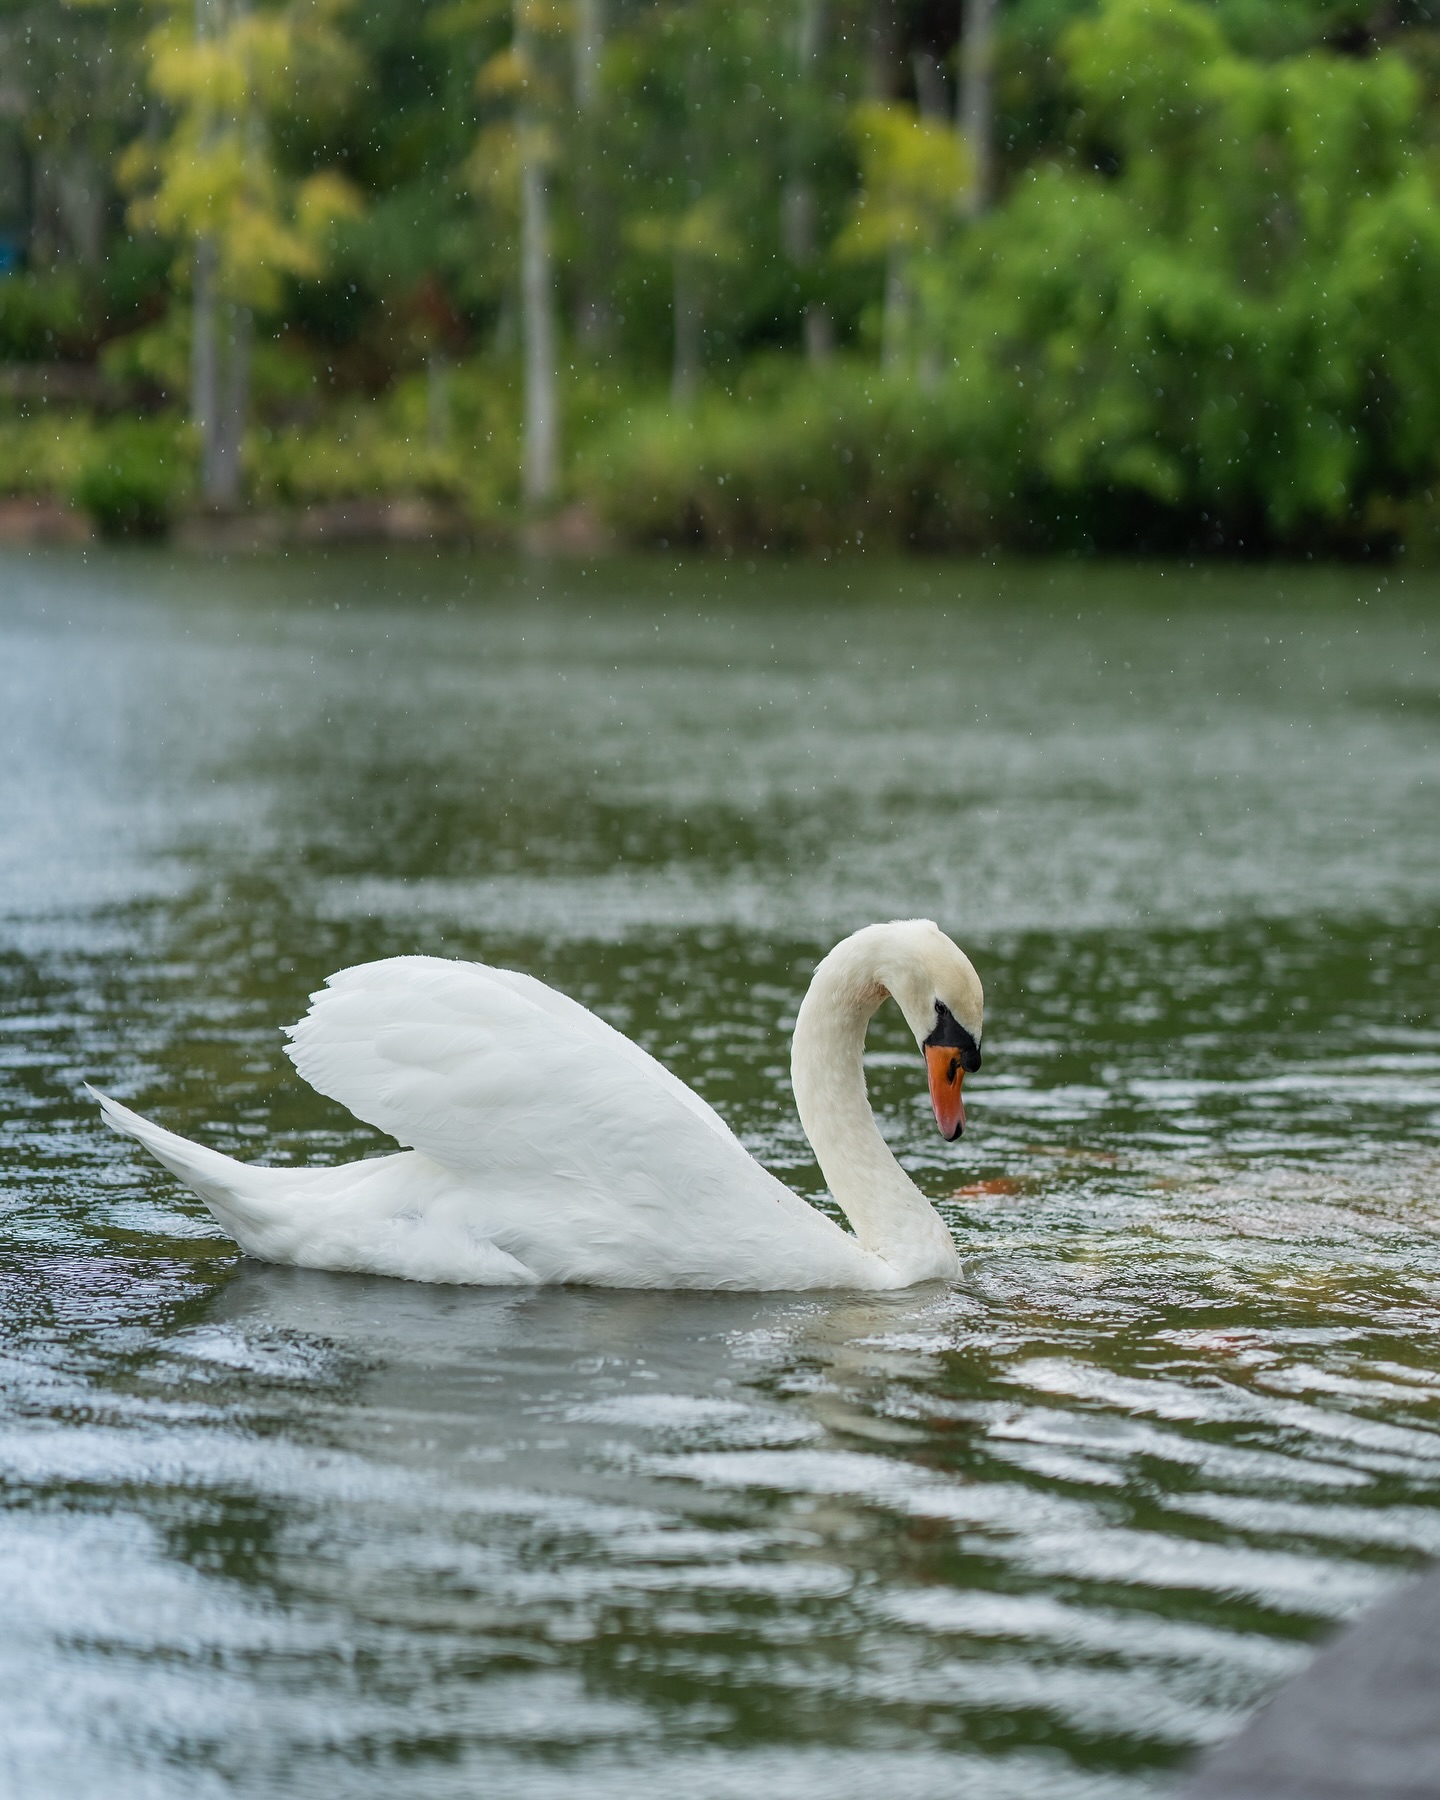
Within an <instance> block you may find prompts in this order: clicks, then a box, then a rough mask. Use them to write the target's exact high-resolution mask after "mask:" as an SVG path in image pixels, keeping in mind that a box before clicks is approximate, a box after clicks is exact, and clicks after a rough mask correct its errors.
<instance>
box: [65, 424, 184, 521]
mask: <svg viewBox="0 0 1440 1800" xmlns="http://www.w3.org/2000/svg"><path fill="white" fill-rule="evenodd" d="M185 482H186V464H185V458H184V456H183V445H182V438H181V431H180V428H178V427H177V425H176V423H175V422H174V421H173V420H170V419H163V418H160V419H117V420H114V421H112V422H111V423H109V424H108V425H107V426H106V427H105V428H104V429H103V430H100V431H98V432H97V433H96V434H95V436H94V438H93V440H92V441H91V443H90V445H89V447H88V452H87V454H86V455H85V457H84V460H83V462H82V463H81V466H80V468H79V471H78V474H77V477H76V479H75V483H74V487H73V490H72V496H71V497H72V498H73V499H74V501H75V503H76V504H77V505H78V506H81V507H83V508H84V510H85V511H86V512H88V513H89V514H90V515H91V517H92V518H93V519H94V520H95V522H96V524H97V525H98V526H99V528H100V530H101V532H102V533H103V534H104V535H105V536H106V537H158V536H160V535H161V534H162V533H163V532H164V531H165V529H166V528H167V526H168V525H169V523H170V519H171V516H172V514H173V513H174V511H175V508H176V505H177V503H178V502H179V500H180V497H181V493H182V490H183V488H184V486H185Z"/></svg>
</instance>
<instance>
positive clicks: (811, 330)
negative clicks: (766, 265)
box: [781, 0, 835, 363]
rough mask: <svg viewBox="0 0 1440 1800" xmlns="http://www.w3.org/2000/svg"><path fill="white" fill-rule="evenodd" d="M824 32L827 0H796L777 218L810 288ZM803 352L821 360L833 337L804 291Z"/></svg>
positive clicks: (820, 306)
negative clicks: (786, 154)
mask: <svg viewBox="0 0 1440 1800" xmlns="http://www.w3.org/2000/svg"><path fill="white" fill-rule="evenodd" d="M824 33H825V0H800V6H799V11H798V13H797V16H796V20H795V82H794V86H795V96H796V104H795V105H794V106H793V108H792V115H793V118H794V124H793V127H792V132H791V149H790V155H791V167H790V175H789V180H788V181H787V183H786V186H785V192H784V200H783V207H784V215H783V218H782V221H781V227H782V233H781V235H782V237H783V240H784V244H785V253H786V255H787V256H788V257H789V258H790V261H791V262H792V263H793V264H794V265H795V269H796V273H797V274H798V276H799V278H800V281H801V283H802V284H803V286H804V287H805V288H806V289H807V290H808V289H809V288H810V287H811V285H812V284H813V282H814V277H815V265H816V260H817V257H818V254H819V247H820V246H819V229H820V222H819V205H818V201H817V197H816V192H815V171H814V166H813V165H814V149H813V142H814V130H813V122H814V115H815V111H816V102H817V95H816V92H815V89H816V84H817V79H818V75H819V65H820V53H821V48H822V45H823V41H824ZM803 317H804V338H805V354H806V356H807V357H808V359H809V360H810V361H811V362H812V363H820V362H824V361H826V360H827V359H828V357H829V356H830V353H831V351H832V349H833V348H834V343H835V330H834V325H833V323H832V321H831V317H830V309H829V307H828V306H827V305H826V304H825V302H824V300H823V299H821V298H820V297H819V296H818V295H816V294H814V293H809V292H807V294H806V299H805V310H804V314H803Z"/></svg>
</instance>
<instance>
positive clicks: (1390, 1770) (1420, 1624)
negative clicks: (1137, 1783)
mask: <svg viewBox="0 0 1440 1800" xmlns="http://www.w3.org/2000/svg"><path fill="white" fill-rule="evenodd" d="M1437 1796H1440V1571H1436V1572H1435V1573H1433V1574H1430V1575H1428V1576H1426V1577H1425V1578H1424V1579H1423V1580H1421V1581H1418V1582H1414V1583H1410V1584H1407V1585H1406V1586H1405V1587H1404V1588H1402V1589H1401V1591H1400V1592H1399V1593H1398V1594H1395V1595H1393V1596H1392V1597H1391V1598H1390V1599H1388V1600H1384V1601H1382V1602H1381V1603H1380V1604H1379V1605H1378V1606H1376V1607H1374V1608H1373V1609H1372V1610H1371V1611H1370V1612H1368V1613H1366V1614H1365V1615H1364V1617H1363V1618H1361V1619H1360V1620H1359V1621H1358V1623H1356V1624H1354V1625H1352V1626H1351V1627H1350V1629H1349V1630H1348V1631H1345V1632H1343V1633H1342V1634H1341V1636H1340V1637H1339V1638H1337V1639H1336V1641H1335V1642H1334V1643H1333V1644H1331V1645H1330V1646H1329V1647H1328V1648H1327V1649H1325V1650H1322V1651H1321V1653H1320V1655H1319V1656H1317V1657H1316V1659H1315V1661H1314V1662H1313V1663H1312V1664H1311V1665H1310V1667H1309V1668H1308V1669H1307V1670H1306V1671H1305V1673H1304V1674H1303V1675H1298V1676H1297V1677H1296V1678H1295V1680H1294V1681H1292V1682H1290V1684H1289V1685H1288V1686H1286V1687H1283V1688H1281V1690H1280V1692H1279V1693H1278V1694H1277V1695H1276V1696H1275V1698H1274V1699H1273V1700H1272V1701H1271V1702H1270V1704H1269V1705H1268V1706H1266V1707H1265V1708H1263V1710H1262V1711H1261V1712H1259V1713H1258V1714H1257V1715H1256V1717H1255V1718H1254V1719H1253V1720H1252V1721H1251V1723H1250V1724H1249V1725H1247V1726H1246V1727H1245V1729H1244V1730H1243V1731H1242V1732H1241V1733H1240V1735H1239V1736H1238V1737H1236V1738H1233V1739H1232V1740H1231V1741H1230V1742H1229V1743H1228V1744H1226V1745H1225V1746H1224V1747H1223V1748H1222V1749H1220V1750H1217V1751H1216V1752H1215V1753H1214V1754H1213V1755H1212V1756H1210V1757H1208V1758H1207V1759H1206V1761H1205V1762H1204V1764H1203V1765H1202V1767H1201V1768H1200V1769H1199V1771H1198V1772H1197V1773H1196V1774H1195V1775H1194V1776H1192V1778H1191V1779H1190V1781H1189V1782H1188V1783H1187V1784H1186V1785H1185V1786H1184V1787H1183V1788H1182V1789H1181V1790H1180V1794H1179V1796H1178V1800H1436V1797H1437Z"/></svg>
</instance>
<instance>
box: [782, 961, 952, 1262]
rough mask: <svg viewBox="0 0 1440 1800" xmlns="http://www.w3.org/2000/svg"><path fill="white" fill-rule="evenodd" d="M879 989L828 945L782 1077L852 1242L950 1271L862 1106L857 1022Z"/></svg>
mask: <svg viewBox="0 0 1440 1800" xmlns="http://www.w3.org/2000/svg"><path fill="white" fill-rule="evenodd" d="M846 947H847V946H845V945H841V946H839V949H841V950H844V949H845V948H846ZM888 997H889V996H888V994H887V992H886V989H885V987H884V985H883V984H882V983H881V981H880V980H879V979H878V977H877V976H876V975H875V974H874V973H873V971H872V970H870V969H868V968H867V967H866V966H865V964H864V963H862V962H857V961H856V960H854V959H851V958H845V957H840V956H837V954H836V952H834V951H832V952H831V954H830V955H829V956H827V957H826V958H825V960H824V961H823V962H822V963H821V964H820V966H819V968H818V969H817V970H816V971H815V978H814V980H813V981H812V982H811V984H810V991H809V992H808V993H807V994H806V996H805V999H804V1001H803V1002H802V1003H801V1006H800V1012H799V1016H798V1017H797V1018H796V1020H795V1036H794V1039H793V1041H792V1043H791V1047H790V1078H791V1081H792V1083H793V1084H794V1088H795V1104H796V1107H797V1108H798V1110H799V1113H800V1123H801V1124H802V1125H803V1126H804V1128H805V1135H806V1136H807V1137H808V1138H809V1140H810V1145H811V1148H812V1149H813V1150H814V1152H815V1160H816V1161H817V1162H818V1163H819V1165H820V1172H821V1174H823V1175H824V1177H825V1180H826V1181H827V1182H828V1183H829V1187H830V1192H831V1193H832V1194H833V1195H834V1196H835V1199H836V1200H837V1201H838V1203H839V1205H840V1207H841V1209H842V1210H843V1211H844V1214H845V1216H846V1218H847V1219H849V1221H850V1223H851V1225H852V1226H853V1227H854V1230H855V1236H856V1237H857V1238H858V1240H859V1241H860V1244H861V1245H862V1247H863V1248H864V1249H866V1250H870V1251H873V1252H874V1253H875V1254H876V1255H877V1256H881V1257H883V1258H884V1259H885V1261H886V1262H888V1263H890V1264H891V1265H892V1267H894V1268H895V1270H896V1271H897V1273H899V1274H900V1275H901V1277H902V1278H903V1279H904V1280H906V1281H923V1280H926V1279H928V1278H931V1277H937V1276H942V1275H951V1274H954V1273H955V1272H956V1270H957V1269H958V1268H959V1257H958V1256H957V1255H956V1251H955V1243H954V1239H953V1238H952V1237H951V1236H950V1233H949V1231H948V1230H947V1229H946V1227H945V1222H944V1220H942V1219H941V1217H940V1215H939V1214H938V1213H937V1212H936V1211H935V1208H934V1207H933V1206H932V1205H931V1204H930V1202H929V1201H928V1200H927V1199H926V1198H925V1196H924V1195H923V1194H922V1193H921V1192H920V1190H919V1188H917V1187H916V1185H915V1183H914V1182H913V1181H912V1180H911V1179H910V1177H909V1176H908V1175H907V1174H906V1173H905V1171H904V1170H903V1169H902V1168H901V1167H900V1165H899V1163H898V1162H896V1160H895V1158H894V1157H893V1156H892V1155H891V1153H890V1147H889V1145H888V1144H887V1143H886V1142H885V1140H884V1138H883V1137H881V1135H880V1129H879V1127H878V1126H877V1125H876V1123H875V1115H874V1113H873V1112H871V1110H870V1096H869V1094H868V1093H867V1092H866V1088H865V1066H864V1060H863V1059H864V1052H865V1028H866V1026H867V1025H868V1024H869V1023H870V1019H871V1016H872V1014H873V1013H874V1012H875V1011H876V1010H877V1008H878V1007H880V1006H881V1005H882V1004H883V1003H884V1001H885V1000H886V999H887V998H888Z"/></svg>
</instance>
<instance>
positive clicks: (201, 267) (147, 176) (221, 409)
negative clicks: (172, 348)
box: [121, 0, 358, 507]
mask: <svg viewBox="0 0 1440 1800" xmlns="http://www.w3.org/2000/svg"><path fill="white" fill-rule="evenodd" d="M336 10H337V9H336V7H335V6H334V5H333V4H332V5H330V6H329V8H328V9H327V8H325V7H322V6H319V5H314V4H312V5H309V6H306V7H304V8H303V10H302V8H301V6H300V5H299V4H295V5H291V6H286V7H283V8H267V9H265V10H260V9H256V10H254V11H251V10H250V9H249V8H248V6H247V5H246V3H245V0H194V9H193V12H192V11H191V7H190V4H189V0H185V4H184V5H183V6H182V4H180V3H179V0H170V3H169V5H168V7H167V12H166V16H165V18H164V20H163V21H162V23H161V24H160V25H159V26H158V27H157V28H156V29H155V30H154V31H153V32H152V33H151V35H150V38H149V40H148V42H147V46H146V48H147V53H148V58H149V78H150V83H151V86H152V88H153V89H154V91H155V93H156V94H157V95H158V96H159V97H160V98H161V99H162V100H163V101H165V102H166V103H167V104H168V106H169V108H170V110H171V113H172V117H173V126H172V129H171V131H170V133H169V135H168V137H167V138H165V139H164V140H163V141H161V142H159V143H158V144H157V143H155V142H153V141H152V140H151V139H150V137H149V136H148V135H147V136H143V137H141V138H140V139H139V140H138V141H137V142H136V143H134V144H132V145H131V147H130V149H129V150H128V151H127V153H126V155H125V157H124V159H123V160H122V165H121V166H122V174H123V176H124V178H125V179H126V180H127V181H128V182H129V183H130V185H131V186H133V187H135V188H137V189H138V190H139V196H138V198H137V199H136V200H135V202H134V203H133V205H132V207H131V214H132V218H133V219H134V222H135V223H136V224H137V225H141V226H147V227H152V228H154V229H157V230H159V231H161V232H163V233H165V234H166V235H169V236H172V237H175V238H178V239H180V240H181V241H182V243H184V245H185V246H186V249H187V252H188V255H187V258H186V261H187V263H188V273H189V277H190V286H191V365H190V367H191V414H192V417H193V420H194V423H195V427H196V430H197V433H198V436H199V439H200V449H201V489H202V494H203V497H204V498H205V500H206V501H207V503H209V504H210V505H212V506H217V507H231V506H234V505H235V504H237V502H238V501H239V498H240V490H241V447H242V441H243V437H244V431H245V423H246V416H247V413H248V405H249V386H250V336H251V331H252V323H253V315H254V310H255V309H256V308H257V307H270V306H273V305H275V304H276V303H277V302H278V300H279V299H280V296H281V291H282V281H283V278H284V277H285V276H286V275H314V274H318V272H319V270H320V268H321V266H322V263H323V260H324V249H325V244H326V241H327V238H328V237H329V234H330V231H331V227H332V226H333V223H334V221H335V220H336V219H337V218H338V217H341V216H344V215H353V214H354V213H355V212H356V211H357V210H358V201H357V199H356V196H355V194H354V191H353V190H352V188H351V187H350V185H349V184H348V183H347V182H346V181H345V180H343V179H342V177H341V176H340V175H339V174H338V173H336V172H334V171H333V170H331V171H321V172H318V173H313V174H310V175H308V176H305V177H302V178H298V179H297V178H292V177H289V176H287V174H286V173H285V171H284V170H283V169H282V168H281V167H280V164H279V162H278V159H277V157H276V156H275V154H274V149H273V143H272V137H271V133H270V131H269V130H268V129H267V125H268V122H269V120H270V119H271V118H273V117H276V116H281V115H283V114H284V113H285V112H286V111H288V110H291V109H293V108H294V107H296V106H297V105H298V104H301V103H302V100H303V103H304V104H310V96H311V93H312V91H313V89H314V86H315V84H317V83H319V82H325V83H328V84H329V85H330V89H331V91H334V89H335V87H336V86H337V85H338V84H340V83H342V82H344V81H346V80H348V79H349V78H350V77H351V76H352V75H353V73H354V71H355V68H356V59H355V56H354V52H353V50H352V49H351V47H350V46H349V44H348V43H347V42H346V41H345V39H344V38H343V37H342V36H341V35H340V33H339V31H338V29H337V27H336V24H335V21H334V13H335V11H336Z"/></svg>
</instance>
